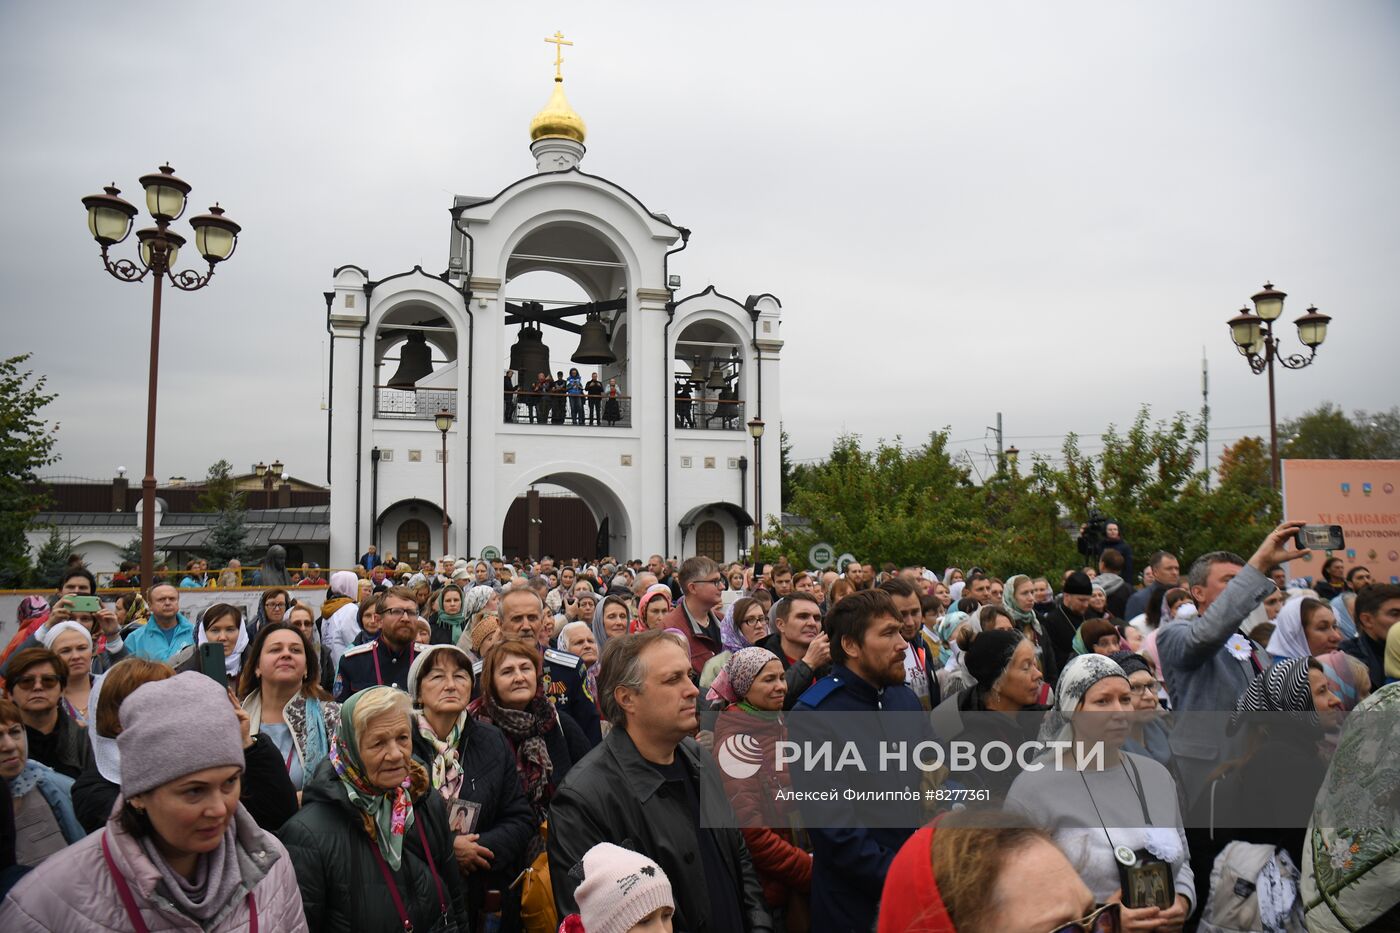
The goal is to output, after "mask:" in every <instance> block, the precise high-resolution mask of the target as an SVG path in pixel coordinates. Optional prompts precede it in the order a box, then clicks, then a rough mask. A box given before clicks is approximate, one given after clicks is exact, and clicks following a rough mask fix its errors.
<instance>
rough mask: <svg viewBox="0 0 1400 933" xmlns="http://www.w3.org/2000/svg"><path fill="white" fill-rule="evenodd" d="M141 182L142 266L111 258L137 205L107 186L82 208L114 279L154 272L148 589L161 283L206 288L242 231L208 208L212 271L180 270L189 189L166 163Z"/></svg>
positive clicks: (144, 575)
mask: <svg viewBox="0 0 1400 933" xmlns="http://www.w3.org/2000/svg"><path fill="white" fill-rule="evenodd" d="M140 181H141V187H142V188H144V189H145V191H146V207H147V209H148V210H149V211H150V212H151V217H152V218H154V220H155V222H156V225H155V226H154V227H145V228H143V229H141V230H138V231H136V239H137V240H138V241H139V248H138V249H137V256H138V258H139V259H140V263H139V264H138V263H135V262H132V261H131V260H130V259H117V260H113V259H111V258H109V257H108V255H107V250H108V249H109V248H110V247H113V246H115V245H117V244H118V243H120V242H122V241H123V240H125V239H126V238H127V236H128V235H129V234H130V233H131V226H132V222H133V221H134V220H135V219H136V214H137V213H138V212H137V210H136V207H135V206H134V205H132V204H131V203H129V202H127V201H126V200H124V199H123V198H121V197H120V195H121V191H119V190H118V189H117V188H116V186H115V185H109V186H108V187H106V188H104V189H103V193H102V194H90V195H88V196H87V197H85V198H83V206H84V207H85V208H87V216H88V231H89V232H90V233H91V234H92V237H93V239H95V240H96V241H97V245H98V246H100V247H101V248H102V267H103V268H104V269H106V270H107V272H108V273H110V274H111V275H112V277H113V278H116V279H120V280H121V281H123V282H140V281H141V280H143V279H145V278H146V276H147V275H150V274H151V273H154V275H152V277H151V285H152V291H151V353H150V357H151V358H150V379H149V383H148V387H147V395H146V475H145V476H144V477H142V479H141V584H142V585H143V586H147V587H149V586H150V585H151V583H152V581H153V580H154V579H155V577H154V568H155V541H156V538H155V533H156V528H155V518H156V506H155V503H156V475H155V474H156V374H157V372H158V370H159V365H158V360H159V356H160V290H161V283H162V282H163V281H164V280H165V279H166V278H169V279H170V284H171V285H173V286H175V287H176V288H178V289H180V290H181V291H186V292H192V291H197V290H198V289H201V288H203V287H204V286H206V285H208V284H209V280H210V279H212V278H213V277H214V266H215V265H217V264H218V263H221V262H223V261H224V260H225V259H228V258H229V257H230V256H232V255H233V250H234V248H235V247H236V246H237V245H238V234H239V231H240V230H241V229H242V228H240V227H239V226H238V224H236V223H234V222H233V221H232V220H230V219H228V218H227V217H225V216H224V212H223V211H222V210H221V209H220V208H219V206H218V205H217V204H216V205H214V206H213V207H211V208H209V213H207V214H200V215H199V216H197V217H192V218H190V226H191V227H192V228H193V229H194V242H195V248H196V249H197V250H199V254H200V255H201V256H203V257H204V258H205V260H206V261H207V262H208V263H209V271H208V272H206V273H204V274H203V275H201V274H200V273H198V272H196V271H194V270H193V269H184V270H181V271H179V272H176V271H175V270H174V266H175V257H176V255H177V254H178V253H179V251H180V247H182V246H184V245H185V238H184V237H183V236H181V235H180V234H178V233H176V232H174V231H173V230H171V229H170V225H171V223H173V222H174V221H176V220H179V219H180V216H181V215H182V214H184V213H185V203H186V197H187V196H188V195H189V193H190V186H189V184H188V183H186V182H184V181H182V180H181V179H179V178H177V177H175V170H174V169H172V168H171V167H170V166H169V165H162V166H161V167H160V170H159V171H158V172H152V173H151V174H149V175H142V176H141V179H140Z"/></svg>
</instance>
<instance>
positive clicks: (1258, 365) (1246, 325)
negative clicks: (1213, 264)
mask: <svg viewBox="0 0 1400 933" xmlns="http://www.w3.org/2000/svg"><path fill="white" fill-rule="evenodd" d="M1286 297H1288V296H1287V295H1286V294H1285V293H1284V292H1281V291H1279V290H1278V289H1276V288H1274V286H1273V284H1272V283H1271V282H1265V283H1264V290H1263V291H1261V292H1258V293H1257V294H1255V295H1254V297H1253V301H1254V313H1253V314H1251V313H1250V312H1249V308H1247V307H1246V308H1241V309H1240V313H1239V314H1237V315H1235V316H1234V317H1232V318H1231V319H1230V321H1229V325H1230V339H1231V340H1233V341H1234V343H1235V349H1236V350H1238V351H1239V353H1240V355H1241V356H1243V357H1244V358H1245V359H1247V360H1248V361H1249V368H1250V370H1251V371H1253V373H1254V374H1255V375H1256V376H1257V375H1259V374H1260V373H1262V372H1268V374H1269V487H1270V488H1271V489H1275V490H1277V489H1278V487H1279V462H1278V416H1277V414H1276V413H1275V412H1276V409H1275V402H1274V362H1275V361H1277V362H1278V364H1279V365H1280V366H1282V367H1283V368H1284V369H1303V368H1304V367H1306V366H1308V365H1310V364H1311V363H1312V361H1313V359H1314V358H1316V357H1317V348H1318V347H1320V346H1322V342H1323V341H1324V340H1325V339H1327V325H1328V323H1329V322H1331V320H1332V319H1331V318H1330V317H1328V316H1327V315H1325V314H1323V313H1321V312H1320V311H1318V310H1317V307H1316V306H1315V305H1313V306H1309V307H1308V310H1307V313H1306V314H1304V315H1302V316H1301V317H1299V318H1298V319H1297V320H1296V321H1294V322H1293V324H1294V326H1296V327H1297V328H1298V339H1299V340H1300V341H1302V344H1303V346H1305V347H1307V348H1308V355H1307V356H1304V355H1303V354H1301V353H1293V354H1284V353H1282V352H1281V351H1280V349H1279V338H1278V337H1276V336H1274V321H1277V320H1278V319H1279V318H1280V317H1282V316H1283V300H1284V298H1286Z"/></svg>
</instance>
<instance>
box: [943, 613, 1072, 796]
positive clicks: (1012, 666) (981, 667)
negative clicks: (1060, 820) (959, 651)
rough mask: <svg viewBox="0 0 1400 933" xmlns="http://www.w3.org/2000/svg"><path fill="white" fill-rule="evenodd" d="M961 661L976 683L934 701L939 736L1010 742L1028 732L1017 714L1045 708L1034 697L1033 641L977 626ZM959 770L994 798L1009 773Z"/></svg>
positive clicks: (1037, 679) (1037, 682)
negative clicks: (996, 714)
mask: <svg viewBox="0 0 1400 933" xmlns="http://www.w3.org/2000/svg"><path fill="white" fill-rule="evenodd" d="M963 665H964V667H966V669H967V672H968V673H969V674H971V675H972V679H973V680H974V681H975V682H976V683H975V685H974V686H971V687H967V688H964V689H963V690H961V691H959V692H958V693H955V694H953V695H952V696H950V697H948V698H947V699H946V700H944V701H943V702H941V703H939V704H938V705H937V706H936V707H934V710H933V714H932V722H933V728H934V731H935V732H936V733H937V734H938V736H939V737H940V738H941V739H943V740H944V741H951V740H952V739H954V738H957V739H961V740H970V741H978V742H988V741H1000V742H1005V743H1007V744H1008V745H1009V746H1011V747H1012V748H1016V747H1018V746H1019V745H1020V744H1021V743H1022V742H1025V741H1028V740H1030V739H1032V738H1034V735H1035V729H1034V728H1031V726H1030V724H1029V719H1030V717H1025V716H1020V717H1018V716H1017V714H1018V713H1023V712H1037V711H1044V710H1045V709H1047V707H1046V706H1044V705H1042V704H1041V703H1040V702H1039V700H1040V697H1041V695H1042V691H1041V687H1042V685H1043V683H1044V680H1043V679H1042V678H1041V676H1040V667H1039V666H1038V665H1037V664H1036V660H1035V646H1034V645H1032V644H1031V642H1030V641H1029V640H1028V639H1027V638H1026V637H1025V636H1023V635H1022V634H1021V633H1020V632H1016V631H1007V630H998V631H991V632H982V633H980V634H978V635H977V636H976V637H975V638H974V639H973V640H972V644H971V645H969V646H968V649H967V652H966V653H965V654H964V655H963ZM969 713H983V714H985V713H999V714H1001V715H999V716H986V715H981V716H968V715H967V714H969ZM962 776H963V777H965V778H966V783H967V785H968V786H969V787H978V788H986V789H989V790H990V791H991V792H992V796H993V802H995V801H997V800H999V799H1000V798H1001V795H1003V794H1005V793H1006V791H1007V790H1008V789H1009V788H1010V785H1011V780H1012V778H1014V777H1015V774H1014V773H1013V772H1012V771H1010V770H1009V769H1005V770H1001V771H992V770H989V769H977V770H975V771H969V772H964V773H963V775H962Z"/></svg>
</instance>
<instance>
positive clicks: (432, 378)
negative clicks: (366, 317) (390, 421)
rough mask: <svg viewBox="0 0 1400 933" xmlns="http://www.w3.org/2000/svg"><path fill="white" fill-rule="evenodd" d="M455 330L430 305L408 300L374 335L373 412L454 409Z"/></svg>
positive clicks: (390, 414)
mask: <svg viewBox="0 0 1400 933" xmlns="http://www.w3.org/2000/svg"><path fill="white" fill-rule="evenodd" d="M457 376H458V374H457V331H456V329H455V328H454V327H453V326H452V325H451V323H450V322H449V321H448V320H447V318H445V317H443V315H442V312H441V311H440V310H439V309H437V308H435V307H432V306H431V305H426V304H419V303H407V304H404V305H401V306H399V307H397V308H395V309H394V310H392V311H390V312H389V313H388V314H386V315H384V317H383V318H382V319H381V320H380V322H379V326H378V327H377V328H376V329H375V334H374V396H375V406H374V414H375V417H377V418H410V419H417V420H431V419H432V417H433V415H435V414H436V413H437V412H438V411H440V410H442V409H443V408H446V409H447V410H448V411H450V412H452V413H453V414H454V415H455V414H456V412H457Z"/></svg>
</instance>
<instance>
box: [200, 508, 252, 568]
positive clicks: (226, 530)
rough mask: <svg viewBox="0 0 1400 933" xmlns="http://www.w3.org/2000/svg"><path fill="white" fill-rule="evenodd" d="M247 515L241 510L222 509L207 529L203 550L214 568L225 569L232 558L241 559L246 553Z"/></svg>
mask: <svg viewBox="0 0 1400 933" xmlns="http://www.w3.org/2000/svg"><path fill="white" fill-rule="evenodd" d="M247 517H248V516H247V513H246V512H245V511H244V510H243V509H242V508H241V507H239V508H229V509H224V510H223V511H221V512H220V513H219V518H218V520H217V521H215V522H214V524H213V525H212V526H211V527H210V529H209V538H208V541H207V543H206V544H205V547H204V550H205V553H207V554H208V556H209V560H210V562H211V563H213V565H214V566H215V567H225V566H227V565H228V562H229V560H231V559H232V558H235V557H237V558H240V559H241V558H242V557H243V556H244V554H245V552H246V551H247V547H248V545H247V541H248V527H247Z"/></svg>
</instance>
